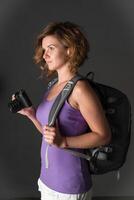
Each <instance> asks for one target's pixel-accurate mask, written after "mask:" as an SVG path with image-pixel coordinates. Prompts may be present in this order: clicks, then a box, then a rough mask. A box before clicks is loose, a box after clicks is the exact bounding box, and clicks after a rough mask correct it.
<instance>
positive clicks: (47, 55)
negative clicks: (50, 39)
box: [43, 49, 50, 60]
mask: <svg viewBox="0 0 134 200" xmlns="http://www.w3.org/2000/svg"><path fill="white" fill-rule="evenodd" d="M49 57H50V55H49V52H48V49H47V50H46V51H45V52H44V54H43V58H44V59H45V60H46V59H48V58H49Z"/></svg>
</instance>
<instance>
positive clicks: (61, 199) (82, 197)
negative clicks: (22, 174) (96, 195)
mask: <svg viewBox="0 0 134 200" xmlns="http://www.w3.org/2000/svg"><path fill="white" fill-rule="evenodd" d="M38 190H39V191H40V193H41V200H91V199H92V198H91V196H92V192H91V190H90V191H88V192H85V193H81V194H64V193H60V192H56V191H54V190H52V189H50V188H48V187H47V186H46V185H45V184H44V183H43V182H42V181H41V180H40V179H38Z"/></svg>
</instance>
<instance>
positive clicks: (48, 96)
mask: <svg viewBox="0 0 134 200" xmlns="http://www.w3.org/2000/svg"><path fill="white" fill-rule="evenodd" d="M88 51H89V44H88V41H87V39H86V38H85V36H84V35H83V33H82V32H81V30H80V28H79V26H78V25H76V24H73V23H71V22H65V23H62V22H53V23H50V24H49V25H48V26H47V27H45V29H44V30H43V31H42V32H41V34H40V35H39V36H38V38H37V44H36V49H35V56H34V59H35V61H36V63H37V64H40V65H41V69H42V71H43V72H44V74H47V76H51V75H57V76H58V82H57V83H55V84H54V85H53V86H52V88H51V89H50V90H49V91H47V92H46V93H45V95H44V98H43V100H42V102H41V104H40V105H39V106H38V108H37V110H36V111H35V110H34V109H33V108H25V109H23V110H21V111H20V112H19V113H20V114H22V115H26V116H27V117H28V118H29V119H30V120H31V121H32V122H33V123H34V125H35V126H36V127H37V129H38V130H39V131H40V133H41V134H42V136H43V137H42V145H41V173H40V177H39V179H38V185H39V191H40V192H41V199H42V200H55V199H59V200H67V199H71V200H78V199H79V200H82V199H84V200H89V199H91V187H92V180H91V175H90V172H89V169H88V163H87V161H86V160H85V159H81V158H79V157H76V156H74V155H72V154H70V153H69V152H67V151H64V148H73V149H75V150H79V151H81V152H82V151H83V150H84V149H85V148H92V147H97V146H100V145H104V144H107V143H109V141H110V136H111V132H110V128H109V126H108V123H107V120H106V118H105V114H104V112H103V109H102V106H101V104H100V102H99V100H98V98H97V96H96V94H95V92H94V91H93V89H92V88H91V87H90V86H89V84H87V82H86V81H84V80H79V81H78V82H77V84H76V86H75V87H74V89H73V92H72V93H71V95H70V96H69V98H68V100H67V101H66V102H65V103H64V105H63V107H62V110H61V111H60V114H59V116H58V118H57V122H56V125H55V126H54V127H49V126H48V115H49V111H50V108H51V106H52V104H53V102H54V100H55V98H56V96H57V95H58V94H59V93H60V91H61V90H62V89H63V87H64V86H65V85H66V83H67V82H68V81H69V80H70V79H71V78H72V77H74V76H75V75H76V74H77V72H78V68H79V67H80V66H81V65H82V64H83V62H84V61H85V59H86V58H87V54H88ZM89 127H90V129H91V131H89ZM48 145H49V148H48V149H47V147H48ZM47 150H48V151H47ZM46 152H47V153H46ZM47 162H48V163H47Z"/></svg>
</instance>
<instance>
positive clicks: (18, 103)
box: [8, 89, 32, 113]
mask: <svg viewBox="0 0 134 200" xmlns="http://www.w3.org/2000/svg"><path fill="white" fill-rule="evenodd" d="M31 106H32V102H31V100H30V99H29V97H28V96H27V94H26V92H25V90H23V89H21V90H19V91H17V92H16V93H15V99H14V100H12V101H10V102H9V103H8V107H9V109H10V111H11V112H12V113H16V112H18V111H19V110H21V109H23V108H27V107H31Z"/></svg>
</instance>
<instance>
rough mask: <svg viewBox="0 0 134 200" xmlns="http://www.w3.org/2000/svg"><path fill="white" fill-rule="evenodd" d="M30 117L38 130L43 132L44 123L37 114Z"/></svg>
mask: <svg viewBox="0 0 134 200" xmlns="http://www.w3.org/2000/svg"><path fill="white" fill-rule="evenodd" d="M28 118H29V119H30V120H31V121H32V122H33V124H34V125H35V127H36V128H37V130H38V131H39V132H40V133H41V134H42V125H41V123H40V122H39V121H38V120H37V118H36V117H35V116H32V117H31V116H30V117H28Z"/></svg>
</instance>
